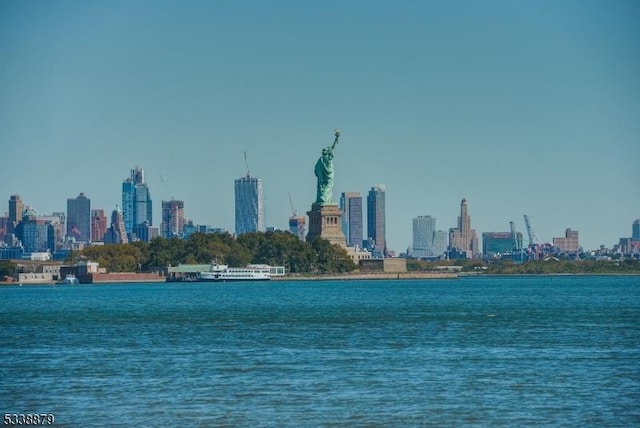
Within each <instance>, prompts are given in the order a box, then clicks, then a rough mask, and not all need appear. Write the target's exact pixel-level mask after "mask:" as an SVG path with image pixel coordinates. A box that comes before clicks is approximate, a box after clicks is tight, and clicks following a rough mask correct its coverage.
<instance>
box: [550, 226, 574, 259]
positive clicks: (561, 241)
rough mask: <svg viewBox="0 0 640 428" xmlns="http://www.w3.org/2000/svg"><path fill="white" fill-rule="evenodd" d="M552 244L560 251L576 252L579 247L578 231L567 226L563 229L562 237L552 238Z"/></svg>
mask: <svg viewBox="0 0 640 428" xmlns="http://www.w3.org/2000/svg"><path fill="white" fill-rule="evenodd" d="M553 246H554V247H556V248H557V249H558V250H559V251H561V252H565V253H569V254H576V253H577V252H578V251H579V249H580V242H579V239H578V231H577V230H571V228H568V229H567V230H565V233H564V238H553Z"/></svg>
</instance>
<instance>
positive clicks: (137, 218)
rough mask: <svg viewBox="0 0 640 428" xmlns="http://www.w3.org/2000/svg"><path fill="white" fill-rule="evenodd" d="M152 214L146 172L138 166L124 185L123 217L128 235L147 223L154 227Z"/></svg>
mask: <svg viewBox="0 0 640 428" xmlns="http://www.w3.org/2000/svg"><path fill="white" fill-rule="evenodd" d="M152 214H153V210H152V204H151V194H150V193H149V187H148V186H147V183H146V182H145V181H144V170H143V169H142V168H140V167H138V166H136V167H135V168H134V169H132V170H131V176H130V177H129V178H127V179H125V180H124V181H123V183H122V217H123V221H124V227H125V230H126V231H127V234H131V233H132V232H133V231H134V228H135V226H137V225H140V224H143V223H145V222H147V223H148V224H149V225H152V224H153V220H152Z"/></svg>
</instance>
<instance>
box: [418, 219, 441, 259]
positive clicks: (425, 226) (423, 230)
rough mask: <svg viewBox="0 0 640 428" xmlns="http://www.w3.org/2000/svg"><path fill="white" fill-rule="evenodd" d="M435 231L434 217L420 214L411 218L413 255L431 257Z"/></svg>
mask: <svg viewBox="0 0 640 428" xmlns="http://www.w3.org/2000/svg"><path fill="white" fill-rule="evenodd" d="M435 232H436V219H435V218H434V217H431V216H430V215H421V216H418V217H416V218H414V219H413V256H414V257H418V258H421V257H433V256H434V251H433V240H434V237H435Z"/></svg>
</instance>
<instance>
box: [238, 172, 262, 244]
mask: <svg viewBox="0 0 640 428" xmlns="http://www.w3.org/2000/svg"><path fill="white" fill-rule="evenodd" d="M235 198H236V235H242V234H243V233H247V232H264V197H263V194H262V179H260V178H255V177H251V176H250V175H248V174H247V176H245V177H242V178H238V179H237V180H236V181H235Z"/></svg>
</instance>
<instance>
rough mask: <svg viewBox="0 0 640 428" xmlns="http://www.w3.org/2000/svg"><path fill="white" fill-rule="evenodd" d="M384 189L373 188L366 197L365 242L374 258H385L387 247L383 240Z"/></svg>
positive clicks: (381, 187) (384, 221)
mask: <svg viewBox="0 0 640 428" xmlns="http://www.w3.org/2000/svg"><path fill="white" fill-rule="evenodd" d="M384 200H385V188H384V185H377V186H373V187H372V188H371V190H369V194H368V195H367V241H369V242H370V243H371V244H370V248H368V250H370V251H371V255H372V257H374V258H380V257H385V255H386V251H387V247H386V240H385V236H386V235H385V229H386V219H385V202H384Z"/></svg>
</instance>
